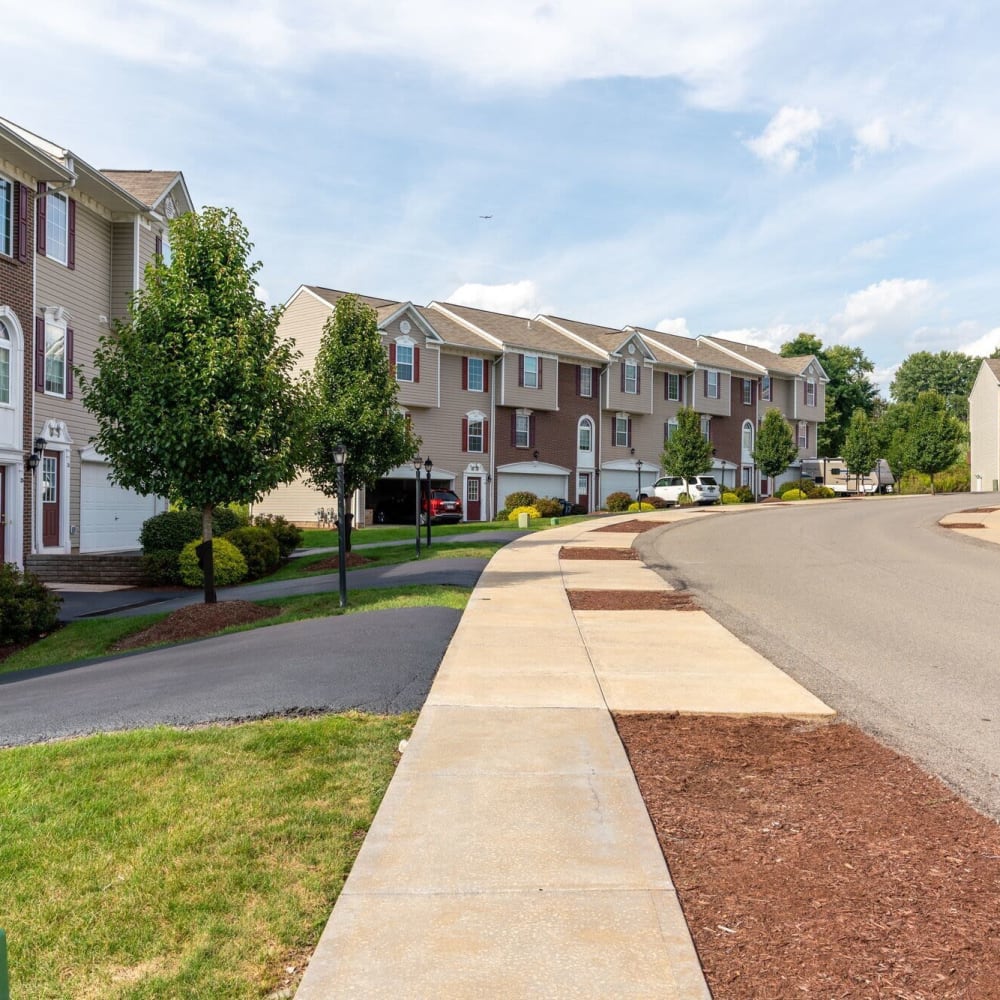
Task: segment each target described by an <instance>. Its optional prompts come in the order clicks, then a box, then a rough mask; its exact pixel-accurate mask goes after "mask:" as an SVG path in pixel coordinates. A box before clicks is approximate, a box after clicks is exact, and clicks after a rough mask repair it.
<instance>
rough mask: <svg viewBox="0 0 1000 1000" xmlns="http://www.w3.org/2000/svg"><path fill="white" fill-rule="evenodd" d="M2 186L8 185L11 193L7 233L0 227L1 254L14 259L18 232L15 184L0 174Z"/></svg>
mask: <svg viewBox="0 0 1000 1000" xmlns="http://www.w3.org/2000/svg"><path fill="white" fill-rule="evenodd" d="M0 185H7V186H8V191H9V192H10V193H9V197H8V200H7V231H6V233H4V231H3V228H2V227H0V254H2V255H3V256H5V257H14V256H15V255H16V254H17V232H16V229H15V226H14V216H15V215H16V214H17V207H16V206H15V204H14V182H13V181H12V180H11V179H10V178H9V177H8V176H7V175H6V174H0ZM4 241H6V243H7V249H6V250H5V249H4V247H3V243H4Z"/></svg>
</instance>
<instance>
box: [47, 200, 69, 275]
mask: <svg viewBox="0 0 1000 1000" xmlns="http://www.w3.org/2000/svg"><path fill="white" fill-rule="evenodd" d="M46 200H47V204H46V206H45V256H46V257H48V258H50V259H51V260H57V261H59V263H60V264H68V263H69V200H68V199H67V197H66V196H65V195H64V194H50V195H48V196H47V199H46Z"/></svg>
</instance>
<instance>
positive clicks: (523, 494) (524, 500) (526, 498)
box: [503, 490, 538, 510]
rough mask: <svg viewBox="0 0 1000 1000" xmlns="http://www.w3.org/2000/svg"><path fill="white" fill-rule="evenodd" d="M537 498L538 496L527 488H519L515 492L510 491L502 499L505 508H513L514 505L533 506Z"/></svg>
mask: <svg viewBox="0 0 1000 1000" xmlns="http://www.w3.org/2000/svg"><path fill="white" fill-rule="evenodd" d="M537 499H538V497H537V496H535V494H534V493H530V492H529V491H528V490H520V491H518V492H516V493H511V494H510V495H509V496H508V497H507V499H506V500H504V502H503V505H504V507H506V508H507V510H513V509H514V508H515V507H534V505H535V501H536V500H537Z"/></svg>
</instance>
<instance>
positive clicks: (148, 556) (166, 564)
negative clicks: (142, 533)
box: [142, 549, 181, 587]
mask: <svg viewBox="0 0 1000 1000" xmlns="http://www.w3.org/2000/svg"><path fill="white" fill-rule="evenodd" d="M179 555H180V553H178V552H170V551H167V550H164V549H159V550H157V551H155V552H144V553H143V556H142V574H143V576H144V577H145V578H146V579H147V580H148V581H149V582H150V583H151V584H153V585H154V586H157V587H176V586H177V585H178V584H179V583H180V582H181V566H180V561H179V559H178V557H179Z"/></svg>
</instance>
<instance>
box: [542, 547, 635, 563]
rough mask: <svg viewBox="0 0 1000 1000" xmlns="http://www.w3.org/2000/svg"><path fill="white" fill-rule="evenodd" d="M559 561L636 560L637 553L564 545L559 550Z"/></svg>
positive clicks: (627, 550)
mask: <svg viewBox="0 0 1000 1000" xmlns="http://www.w3.org/2000/svg"><path fill="white" fill-rule="evenodd" d="M559 558H560V559H606V560H610V561H613V560H620V559H638V558H639V553H638V552H636V551H635V550H634V549H602V548H585V547H584V546H582V545H564V546H563V547H562V548H561V549H560V550H559Z"/></svg>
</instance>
